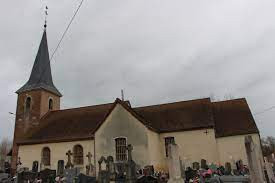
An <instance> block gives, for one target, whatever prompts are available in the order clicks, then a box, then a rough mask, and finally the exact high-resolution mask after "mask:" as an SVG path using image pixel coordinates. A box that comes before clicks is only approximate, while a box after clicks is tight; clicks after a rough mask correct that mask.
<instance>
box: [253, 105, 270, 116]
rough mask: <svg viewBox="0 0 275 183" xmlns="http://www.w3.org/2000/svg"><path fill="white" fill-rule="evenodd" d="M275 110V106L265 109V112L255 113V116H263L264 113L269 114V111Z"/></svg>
mask: <svg viewBox="0 0 275 183" xmlns="http://www.w3.org/2000/svg"><path fill="white" fill-rule="evenodd" d="M274 108H275V106H272V107H269V108H267V109H265V110H263V111H260V112H257V113H255V114H254V116H256V115H259V114H263V113H265V112H268V111H270V110H272V109H274Z"/></svg>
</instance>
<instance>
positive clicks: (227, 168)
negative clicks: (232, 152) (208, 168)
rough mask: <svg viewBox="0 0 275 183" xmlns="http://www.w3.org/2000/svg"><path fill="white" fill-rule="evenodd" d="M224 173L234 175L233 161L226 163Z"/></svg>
mask: <svg viewBox="0 0 275 183" xmlns="http://www.w3.org/2000/svg"><path fill="white" fill-rule="evenodd" d="M224 175H232V168H231V163H229V162H226V163H225V170H224Z"/></svg>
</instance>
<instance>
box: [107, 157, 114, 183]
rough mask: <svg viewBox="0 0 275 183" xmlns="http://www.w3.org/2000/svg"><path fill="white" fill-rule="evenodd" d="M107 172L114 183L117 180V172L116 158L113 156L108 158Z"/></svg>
mask: <svg viewBox="0 0 275 183" xmlns="http://www.w3.org/2000/svg"><path fill="white" fill-rule="evenodd" d="M106 169H107V171H108V172H109V174H110V180H111V181H114V180H115V178H116V171H115V164H114V158H113V156H108V157H107V167H106Z"/></svg>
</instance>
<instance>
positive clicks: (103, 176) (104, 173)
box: [98, 156, 110, 183]
mask: <svg viewBox="0 0 275 183" xmlns="http://www.w3.org/2000/svg"><path fill="white" fill-rule="evenodd" d="M102 163H104V164H105V167H103V168H102ZM98 167H99V171H98V182H99V183H109V182H110V174H109V172H108V170H107V159H106V158H105V157H104V156H102V157H101V158H100V159H99V161H98Z"/></svg>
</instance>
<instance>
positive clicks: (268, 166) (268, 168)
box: [264, 157, 275, 183]
mask: <svg viewBox="0 0 275 183" xmlns="http://www.w3.org/2000/svg"><path fill="white" fill-rule="evenodd" d="M264 159H265V169H266V172H267V175H268V180H269V182H270V183H272V182H275V177H274V172H273V170H272V164H271V163H269V162H268V161H267V158H266V157H265V158H264Z"/></svg>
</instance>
